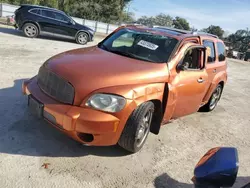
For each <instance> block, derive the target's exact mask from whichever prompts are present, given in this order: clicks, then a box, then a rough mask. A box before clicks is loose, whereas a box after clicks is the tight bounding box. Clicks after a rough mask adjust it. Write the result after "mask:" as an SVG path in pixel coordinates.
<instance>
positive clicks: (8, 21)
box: [7, 15, 16, 25]
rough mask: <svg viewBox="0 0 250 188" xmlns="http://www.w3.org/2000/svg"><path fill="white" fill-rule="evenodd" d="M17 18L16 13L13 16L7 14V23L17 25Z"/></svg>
mask: <svg viewBox="0 0 250 188" xmlns="http://www.w3.org/2000/svg"><path fill="white" fill-rule="evenodd" d="M15 24H16V22H15V19H14V15H12V16H7V25H15Z"/></svg>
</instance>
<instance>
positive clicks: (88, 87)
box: [22, 26, 227, 152]
mask: <svg viewBox="0 0 250 188" xmlns="http://www.w3.org/2000/svg"><path fill="white" fill-rule="evenodd" d="M226 69H227V65H226V57H225V46H224V43H223V41H221V40H220V39H218V37H217V36H214V35H211V34H208V33H199V32H197V33H194V32H190V31H184V30H177V29H173V28H166V27H155V28H146V27H136V26H124V27H120V28H118V29H117V30H115V31H114V32H113V33H111V34H110V35H109V36H108V37H107V38H105V39H104V40H103V41H102V42H100V43H99V44H98V45H97V46H93V47H88V48H82V49H76V50H71V51H67V52H64V53H61V54H58V55H56V56H54V57H52V58H50V59H48V60H47V61H46V62H45V63H44V64H43V65H42V66H41V68H40V69H39V72H38V75H36V76H35V77H33V78H31V79H30V80H27V81H25V82H24V83H23V86H22V90H23V93H24V94H26V95H28V106H29V108H30V109H31V111H32V112H33V113H35V114H36V115H37V116H38V117H40V118H43V119H45V120H46V121H48V122H49V123H50V124H52V125H53V126H55V127H56V128H58V129H59V130H61V131H63V132H64V133H66V134H67V135H69V136H70V137H72V138H73V139H75V140H77V141H79V142H81V143H83V144H86V145H95V146H109V145H115V144H117V143H118V144H119V145H120V146H121V147H123V148H124V149H126V150H128V151H130V152H137V151H139V150H140V149H141V148H142V146H143V145H144V143H145V141H146V138H147V136H148V134H149V132H152V133H154V134H158V133H159V131H160V127H161V125H163V124H164V123H167V122H168V121H169V120H171V119H176V118H178V117H182V116H185V115H188V114H192V113H195V112H197V111H199V110H202V111H207V112H208V111H212V110H213V109H214V108H215V107H216V105H217V102H218V101H219V99H220V97H221V94H222V90H223V87H224V85H225V83H226V80H227V71H226Z"/></svg>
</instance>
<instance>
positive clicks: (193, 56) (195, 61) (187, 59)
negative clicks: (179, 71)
mask: <svg viewBox="0 0 250 188" xmlns="http://www.w3.org/2000/svg"><path fill="white" fill-rule="evenodd" d="M201 55H202V51H201V50H200V49H199V48H194V49H190V50H188V51H187V52H186V53H185V56H184V59H183V64H184V65H185V67H186V68H188V69H201V67H202V61H201V57H202V56H201Z"/></svg>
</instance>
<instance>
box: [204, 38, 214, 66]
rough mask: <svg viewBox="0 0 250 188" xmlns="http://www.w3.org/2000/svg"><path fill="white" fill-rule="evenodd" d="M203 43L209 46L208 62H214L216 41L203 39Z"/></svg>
mask: <svg viewBox="0 0 250 188" xmlns="http://www.w3.org/2000/svg"><path fill="white" fill-rule="evenodd" d="M203 45H204V46H205V47H206V48H207V53H208V58H207V62H208V63H213V62H214V61H215V48H214V43H213V42H212V41H208V40H203Z"/></svg>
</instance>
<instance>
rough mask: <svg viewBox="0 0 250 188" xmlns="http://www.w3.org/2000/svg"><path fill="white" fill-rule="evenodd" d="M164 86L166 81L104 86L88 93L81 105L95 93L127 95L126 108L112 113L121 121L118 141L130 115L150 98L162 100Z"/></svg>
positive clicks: (118, 129)
mask: <svg viewBox="0 0 250 188" xmlns="http://www.w3.org/2000/svg"><path fill="white" fill-rule="evenodd" d="M164 86H165V83H152V84H143V85H140V84H139V85H127V86H124V85H122V86H113V87H108V88H102V89H98V90H96V91H94V92H92V93H91V94H90V95H88V96H87V97H86V98H85V99H84V101H83V102H82V104H81V106H85V104H86V102H87V100H88V99H89V97H90V96H92V95H93V94H95V93H109V94H116V95H120V96H123V97H125V98H126V99H127V104H126V106H125V107H124V109H123V110H121V111H120V112H117V113H112V115H113V116H115V117H116V118H118V119H119V121H120V123H119V126H118V128H117V134H116V137H115V138H114V139H115V140H117V141H118V140H119V138H120V135H121V133H122V131H123V129H124V126H125V125H126V122H127V120H128V118H129V116H130V115H131V114H132V112H133V111H134V110H135V109H136V108H137V107H138V106H139V105H141V104H142V103H144V102H146V101H150V100H159V101H161V102H162V99H163V93H164ZM107 113H108V112H107Z"/></svg>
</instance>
